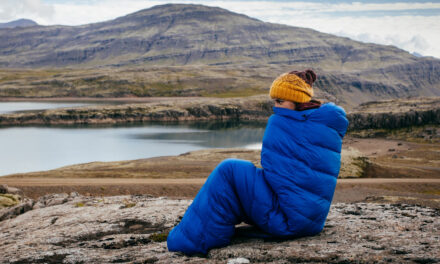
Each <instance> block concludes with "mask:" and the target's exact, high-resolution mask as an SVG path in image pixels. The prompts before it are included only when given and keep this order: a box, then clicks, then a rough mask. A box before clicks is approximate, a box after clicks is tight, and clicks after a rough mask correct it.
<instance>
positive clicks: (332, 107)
mask: <svg viewBox="0 0 440 264" xmlns="http://www.w3.org/2000/svg"><path fill="white" fill-rule="evenodd" d="M320 110H322V111H323V112H330V113H333V114H338V115H342V116H344V117H345V116H346V113H345V109H344V108H343V107H341V106H339V105H336V104H335V103H332V102H328V103H324V104H322V105H321V107H320Z"/></svg>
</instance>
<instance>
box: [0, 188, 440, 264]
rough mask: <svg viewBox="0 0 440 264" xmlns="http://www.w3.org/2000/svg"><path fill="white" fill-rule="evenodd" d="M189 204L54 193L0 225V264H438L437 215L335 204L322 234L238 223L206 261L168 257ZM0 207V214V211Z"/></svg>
mask: <svg viewBox="0 0 440 264" xmlns="http://www.w3.org/2000/svg"><path fill="white" fill-rule="evenodd" d="M190 202H191V201H190V200H172V199H166V198H153V197H149V196H146V195H133V196H113V197H85V196H80V195H78V194H76V193H72V194H70V195H68V194H53V195H47V196H44V197H41V198H40V199H39V200H37V201H33V203H32V204H33V209H32V210H29V211H27V212H25V213H23V214H19V215H18V216H16V217H15V218H11V219H8V220H3V221H1V222H0V228H1V230H2V232H1V233H0V240H1V241H2V243H1V244H0V249H1V252H2V254H1V255H0V262H1V263H171V262H172V263H188V262H191V263H226V262H227V263H250V262H252V263H287V262H295V263H310V262H313V263H382V262H392V263H398V262H399V263H410V262H411V263H413V262H416V263H436V262H438V261H440V255H439V252H440V245H439V243H438V239H439V235H438V232H437V231H438V229H439V228H440V221H439V219H440V218H439V215H440V212H439V210H438V209H432V208H426V207H420V206H416V205H405V204H366V203H357V204H346V203H337V204H334V205H333V206H332V208H331V210H330V214H329V216H328V220H327V222H326V225H325V227H324V230H323V231H322V232H321V233H320V234H318V235H317V236H314V237H305V238H300V239H292V240H277V239H265V240H263V239H258V238H252V234H255V233H258V232H259V231H258V230H256V229H254V228H252V227H250V226H247V225H240V226H238V227H237V232H236V235H235V237H234V238H233V240H232V243H231V245H230V246H228V247H225V248H220V249H212V250H211V251H210V252H209V253H208V254H207V255H206V256H192V257H190V256H185V255H183V254H180V253H173V252H168V250H167V247H166V242H164V241H165V240H166V235H167V233H168V232H169V230H170V229H171V228H172V227H173V226H175V225H176V224H177V223H178V222H179V220H180V219H181V217H182V215H183V213H184V212H185V210H186V208H187V207H188V205H189V204H190ZM3 210H4V209H1V210H0V212H2V211H3Z"/></svg>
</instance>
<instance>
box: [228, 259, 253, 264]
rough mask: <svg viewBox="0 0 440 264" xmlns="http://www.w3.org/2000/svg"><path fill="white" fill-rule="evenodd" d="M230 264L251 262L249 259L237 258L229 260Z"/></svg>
mask: <svg viewBox="0 0 440 264" xmlns="http://www.w3.org/2000/svg"><path fill="white" fill-rule="evenodd" d="M227 263H228V264H245V263H250V261H249V260H248V259H247V258H235V259H229V260H228V262H227Z"/></svg>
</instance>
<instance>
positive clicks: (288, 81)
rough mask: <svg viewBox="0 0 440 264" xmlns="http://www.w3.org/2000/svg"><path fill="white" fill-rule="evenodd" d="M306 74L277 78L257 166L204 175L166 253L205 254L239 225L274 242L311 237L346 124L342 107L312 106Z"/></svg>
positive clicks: (332, 181) (320, 223)
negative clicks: (248, 226)
mask: <svg viewBox="0 0 440 264" xmlns="http://www.w3.org/2000/svg"><path fill="white" fill-rule="evenodd" d="M315 80H316V74H315V72H314V71H313V70H310V69H308V70H305V71H292V72H289V73H285V74H282V75H280V76H279V77H278V78H276V79H275V80H274V82H273V83H272V86H271V87H270V96H271V97H272V98H273V99H274V101H275V106H274V108H273V109H274V114H273V115H272V116H271V117H270V118H269V120H268V123H267V126H266V130H265V132H264V137H263V145H262V150H261V166H262V168H257V167H255V166H254V165H253V164H252V163H251V162H249V161H244V160H238V159H227V160H224V161H222V162H221V163H220V164H219V165H218V166H217V167H216V168H215V169H214V170H213V171H212V173H211V174H210V175H209V177H208V178H207V180H206V182H205V184H204V185H203V187H202V188H201V189H200V191H199V193H198V194H197V196H196V197H195V199H194V200H193V202H192V204H191V205H190V206H189V208H188V209H187V211H186V212H185V214H184V216H183V218H182V220H181V222H180V223H179V224H178V225H177V226H176V227H174V228H173V229H172V230H171V232H170V233H169V235H168V238H167V246H168V250H170V251H180V252H183V253H186V254H189V255H191V254H196V253H201V254H206V253H207V252H208V250H209V249H211V248H216V247H223V246H226V245H228V244H229V243H230V241H231V238H232V236H233V235H234V231H235V225H237V224H239V223H241V222H246V223H249V224H252V225H255V226H256V227H258V228H259V229H260V230H262V231H263V232H264V233H266V234H268V235H269V236H272V237H277V238H296V237H302V236H311V235H315V234H317V233H319V232H320V231H321V230H322V229H323V227H324V223H325V220H326V218H327V214H328V212H329V209H330V204H331V201H332V198H333V194H334V190H335V187H336V181H337V177H338V174H339V169H340V153H341V148H342V139H343V137H344V135H345V132H346V129H347V126H348V121H347V118H346V115H345V111H344V109H343V108H341V107H339V106H337V105H335V104H334V103H325V104H321V102H319V101H316V100H312V96H313V88H312V85H313V83H314V82H315Z"/></svg>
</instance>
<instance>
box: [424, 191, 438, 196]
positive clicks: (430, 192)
mask: <svg viewBox="0 0 440 264" xmlns="http://www.w3.org/2000/svg"><path fill="white" fill-rule="evenodd" d="M422 193H424V194H434V195H440V190H426V191H423V192H422Z"/></svg>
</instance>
